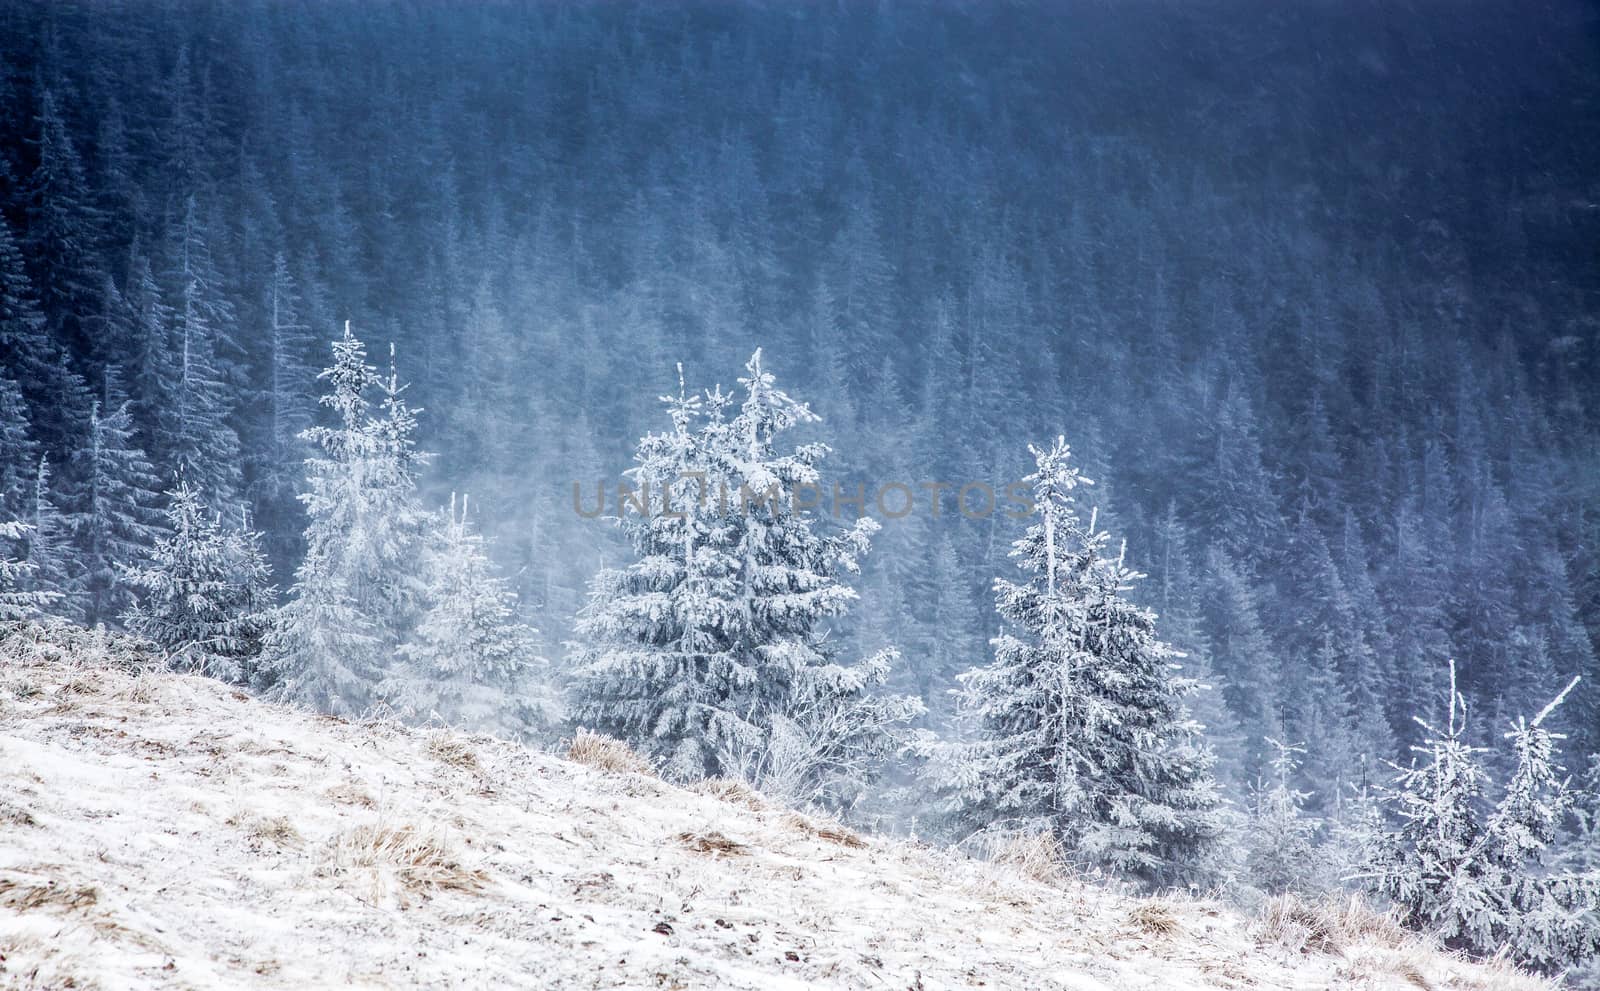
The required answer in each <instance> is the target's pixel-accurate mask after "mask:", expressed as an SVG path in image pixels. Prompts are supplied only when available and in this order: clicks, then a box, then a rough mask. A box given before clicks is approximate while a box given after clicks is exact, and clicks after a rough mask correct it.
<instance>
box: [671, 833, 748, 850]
mask: <svg viewBox="0 0 1600 991" xmlns="http://www.w3.org/2000/svg"><path fill="white" fill-rule="evenodd" d="M678 842H679V843H682V844H683V845H684V846H686V847H688V848H689V849H691V850H693V851H694V852H696V853H709V854H716V855H719V856H739V855H742V854H743V853H744V852H745V850H746V847H745V845H744V844H743V843H740V842H738V841H737V840H730V839H729V838H728V837H726V836H724V835H722V834H721V833H719V832H716V831H715V830H713V831H711V832H709V833H679V834H678Z"/></svg>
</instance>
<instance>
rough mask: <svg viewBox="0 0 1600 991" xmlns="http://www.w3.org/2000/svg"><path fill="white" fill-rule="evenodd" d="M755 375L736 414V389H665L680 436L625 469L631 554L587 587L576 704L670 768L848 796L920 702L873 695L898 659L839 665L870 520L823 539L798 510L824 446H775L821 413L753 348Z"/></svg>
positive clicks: (644, 448) (650, 442)
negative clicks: (836, 628)
mask: <svg viewBox="0 0 1600 991" xmlns="http://www.w3.org/2000/svg"><path fill="white" fill-rule="evenodd" d="M746 371H747V375H746V377H744V378H741V379H740V380H739V381H740V384H741V385H742V386H743V387H744V398H743V400H742V403H741V405H740V407H739V411H738V413H737V414H736V415H735V416H733V417H732V418H731V419H730V418H729V417H728V416H727V415H726V414H727V410H728V409H729V407H730V405H731V400H730V398H729V397H728V396H727V395H725V394H724V393H722V392H721V391H720V390H713V391H711V392H708V393H707V394H706V397H705V403H704V405H703V406H702V403H701V401H700V398H699V397H696V396H691V395H689V394H688V393H687V391H686V390H685V389H684V388H683V387H682V384H681V376H680V388H679V392H678V395H676V396H671V397H666V399H665V402H666V403H667V405H668V410H669V415H670V417H671V420H672V429H671V430H670V431H667V432H663V433H659V434H650V435H647V436H646V437H645V438H643V439H642V440H641V441H640V444H639V448H638V451H637V453H636V456H635V460H636V464H635V465H634V467H633V468H632V469H630V470H629V472H628V477H629V481H630V484H631V485H632V486H633V487H634V488H636V489H637V491H638V492H639V493H640V495H639V497H638V499H642V500H644V502H639V501H637V500H635V501H631V502H628V503H625V504H624V509H625V514H624V517H623V520H622V523H623V527H624V529H625V531H626V532H627V535H628V537H629V539H630V541H631V543H632V545H633V548H634V552H635V555H636V560H635V561H634V562H633V563H632V564H630V565H628V566H627V567H626V568H622V569H609V570H606V571H603V572H602V573H601V574H600V575H598V576H597V577H596V579H595V581H594V583H593V585H592V588H591V592H590V598H589V602H588V604H587V605H586V606H585V608H584V610H583V612H582V614H581V615H580V617H579V621H578V627H577V638H576V643H575V648H576V649H575V659H576V662H577V664H578V679H577V684H576V686H575V691H574V700H573V714H574V718H575V719H576V720H577V721H579V722H580V723H584V724H587V725H590V726H593V727H595V728H598V729H601V730H603V731H605V732H608V733H611V734H613V735H616V736H619V737H622V738H624V739H627V740H629V741H631V742H633V743H634V744H635V745H636V746H639V747H640V748H641V749H642V750H644V751H645V752H647V753H648V754H650V755H651V757H652V758H653V759H655V760H657V761H659V762H661V764H662V766H663V769H664V771H665V773H667V774H668V775H670V776H672V777H676V778H682V779H687V778H695V777H701V776H706V775H720V774H741V773H742V774H744V775H745V776H747V777H748V778H749V779H750V780H751V781H752V783H753V784H755V785H756V786H757V787H770V788H774V789H778V788H781V789H782V790H783V791H785V792H786V793H789V794H791V795H796V796H800V797H804V798H816V797H827V798H829V799H832V800H835V801H844V802H848V801H849V799H848V798H846V797H844V795H845V793H847V792H850V791H851V790H852V788H853V787H858V786H859V784H860V782H861V781H862V780H864V779H866V778H868V777H870V775H871V774H872V773H874V772H875V770H876V768H875V763H876V762H875V760H874V758H875V757H878V756H881V755H882V754H883V753H884V752H886V751H888V750H892V749H894V748H895V746H897V744H896V742H895V741H896V740H897V739H898V734H899V733H900V731H901V730H902V728H903V726H904V724H905V723H907V722H909V720H910V718H912V716H913V715H914V714H915V713H916V712H918V711H920V706H919V705H917V704H916V703H914V702H911V701H909V700H900V699H896V700H892V701H884V702H882V704H881V705H879V704H873V703H868V702H866V701H865V700H866V699H867V697H868V696H869V695H870V694H871V690H872V689H873V688H874V687H875V686H876V685H878V684H881V683H882V680H883V676H884V674H885V673H886V666H887V664H888V663H889V661H890V659H891V657H892V655H890V654H878V655H875V656H874V657H873V658H871V659H869V660H867V661H866V662H865V663H864V664H861V665H856V666H846V665H843V664H840V663H839V662H838V660H837V658H838V655H839V653H840V650H841V648H840V646H839V645H838V643H837V642H836V641H835V640H834V639H832V638H831V637H830V635H829V627H828V623H829V621H830V620H835V619H838V618H841V617H843V616H844V615H845V613H846V612H847V610H848V609H849V606H850V603H851V602H852V601H853V600H854V599H855V597H856V593H855V591H854V590H853V589H851V588H850V587H849V586H848V585H846V584H845V583H844V578H845V576H847V575H851V574H855V573H857V571H858V561H859V558H860V557H861V556H862V555H863V554H865V553H866V551H867V550H868V547H869V544H870V538H871V534H872V533H873V531H874V530H875V529H876V524H875V523H873V522H872V521H870V520H866V519H863V520H859V521H857V523H856V524H855V525H854V526H852V527H850V528H848V529H846V530H843V531H841V532H838V533H831V534H825V533H822V532H820V529H819V526H818V523H819V521H818V520H817V518H816V516H815V514H813V513H812V512H811V511H809V510H807V509H804V508H803V507H802V508H797V505H796V504H797V502H798V500H797V498H796V496H797V490H799V489H800V488H801V487H802V486H808V485H815V484H816V483H817V479H818V472H817V464H818V462H820V460H821V459H822V458H823V457H824V456H825V454H826V453H827V447H826V446H825V445H822V444H805V445H801V446H799V447H797V448H795V449H793V450H792V451H789V452H787V453H780V452H779V449H778V440H779V438H780V437H781V436H782V435H783V434H784V433H785V432H786V431H787V430H789V429H790V428H792V427H794V426H795V425H797V424H799V423H805V422H812V421H815V420H816V416H815V414H813V413H812V412H811V411H810V409H809V408H808V407H807V406H806V405H805V404H803V403H800V402H797V401H795V400H793V399H792V398H790V397H789V396H788V395H787V394H786V393H784V392H783V391H781V390H780V389H778V388H777V386H776V384H775V381H774V378H773V376H772V375H771V374H770V373H769V372H767V371H766V370H765V369H764V368H763V367H762V364H761V352H759V351H757V352H756V353H755V355H754V356H753V357H752V358H751V359H750V362H749V363H748V364H747V365H746ZM663 498H664V499H665V500H666V501H665V502H662V501H661V500H662V499H663ZM650 500H655V501H654V502H650ZM775 726H781V727H782V729H780V730H779V731H777V732H776V733H775V732H774V727H775ZM818 726H827V727H828V730H827V734H826V736H827V739H826V740H824V741H821V742H823V743H825V744H826V745H825V746H820V747H819V746H815V745H812V744H808V743H804V742H802V741H806V740H811V741H813V743H815V742H817V741H816V733H817V730H816V727H818ZM775 750H777V751H781V753H777V752H775Z"/></svg>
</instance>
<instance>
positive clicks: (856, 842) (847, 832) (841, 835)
mask: <svg viewBox="0 0 1600 991" xmlns="http://www.w3.org/2000/svg"><path fill="white" fill-rule="evenodd" d="M783 822H784V825H786V826H788V827H789V828H790V829H795V830H799V831H800V832H802V833H805V834H806V835H807V836H815V837H816V838H817V839H819V840H826V841H828V842H829V843H837V844H839V845H840V846H847V847H850V848H851V849H853V850H860V849H862V848H863V847H865V846H866V845H867V841H866V840H864V839H862V838H861V837H860V836H858V835H857V834H856V833H855V832H853V831H852V830H851V829H849V828H848V827H846V826H844V825H843V824H841V823H839V822H837V821H835V820H832V819H813V818H811V817H809V816H803V815H801V814H800V813H798V812H791V813H789V814H788V815H786V816H784V817H783Z"/></svg>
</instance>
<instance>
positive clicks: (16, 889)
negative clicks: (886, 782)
mask: <svg viewBox="0 0 1600 991" xmlns="http://www.w3.org/2000/svg"><path fill="white" fill-rule="evenodd" d="M0 649H3V650H4V651H5V654H4V656H0V987H5V988H34V987H75V988H92V987H100V988H107V989H123V988H140V987H164V988H165V987H171V988H190V987H193V988H215V987H273V988H276V987H293V988H305V987H328V986H352V987H394V986H429V987H444V986H450V987H530V988H751V989H756V988H759V989H772V988H892V989H931V988H968V987H987V988H1003V989H1021V988H1071V989H1098V988H1115V989H1135V988H1153V989H1154V988H1159V989H1174V988H1188V987H1195V988H1201V987H1205V988H1211V987H1215V988H1286V989H1287V988H1321V987H1339V988H1379V987H1397V988H1400V987H1403V988H1418V987H1421V988H1474V989H1490V988H1538V987H1544V986H1545V985H1543V984H1540V983H1538V982H1534V981H1531V980H1526V979H1524V978H1521V977H1518V976H1516V975H1514V974H1511V973H1509V972H1505V971H1497V970H1492V969H1489V968H1484V967H1480V966H1475V965H1468V964H1465V963H1462V962H1460V961H1458V960H1456V959H1454V958H1452V957H1449V956H1447V955H1444V954H1440V953H1437V952H1433V951H1431V950H1429V949H1427V948H1425V947H1423V946H1420V945H1418V944H1416V943H1413V942H1409V941H1406V940H1404V939H1402V938H1401V937H1400V936H1399V934H1398V933H1397V932H1396V930H1394V929H1393V928H1391V927H1389V926H1387V925H1385V924H1384V923H1383V921H1382V920H1380V919H1376V918H1374V917H1372V916H1371V915H1370V914H1367V913H1364V912H1362V911H1358V910H1352V911H1346V912H1342V913H1341V912H1335V911H1329V910H1312V909H1302V908H1293V907H1290V906H1286V905H1279V906H1277V907H1276V908H1277V911H1275V912H1274V911H1269V912H1268V913H1267V914H1266V916H1265V917H1264V918H1259V919H1251V918H1245V917H1242V916H1239V915H1237V914H1234V913H1233V912H1231V911H1230V910H1226V909H1223V908H1220V907H1217V906H1214V905H1210V904H1206V903H1200V902H1188V901H1138V900H1132V899H1127V898H1124V897H1122V896H1119V895H1115V894H1112V893H1109V892H1105V891H1102V890H1099V889H1096V888H1093V887H1086V886H1081V885H1078V884H1075V883H1072V882H1060V883H1057V884H1054V885H1052V884H1046V883H1042V882H1040V881H1037V880H1033V879H1030V878H1029V877H1026V876H1024V874H1023V873H1021V872H1020V871H1019V870H1018V869H1016V868H1012V867H1003V866H997V865H993V864H986V863H981V862H977V861H973V860H969V859H966V858H964V857H962V856H959V855H956V854H952V853H948V852H943V851H940V850H935V849H932V848H929V847H925V846H920V845H917V844H913V843H906V842H900V841H889V840H881V839H875V838H870V837H858V836H856V835H855V834H853V833H851V832H849V831H847V830H843V829H841V828H838V827H836V826H835V825H833V824H829V823H826V822H822V821H819V820H813V819H810V818H806V817H802V816H798V815H795V814H793V813H791V812H788V811H786V810H784V809H781V808H776V807H772V806H770V805H768V804H766V803H764V802H763V801H762V800H760V799H759V798H758V797H756V796H754V795H751V794H750V793H748V792H744V791H742V790H740V789H738V788H736V787H725V788H720V789H719V788H717V787H716V786H715V785H710V786H705V787H704V788H702V789H701V790H699V791H686V790H682V789H679V788H676V787H672V786H669V785H666V784H663V783H661V782H659V781H657V780H655V779H653V778H651V777H649V776H647V775H644V774H640V773H635V772H631V771H625V770H623V771H618V770H608V769H605V768H603V767H600V766H593V765H594V764H603V763H605V762H604V760H599V761H591V762H590V763H579V762H575V761H572V760H568V759H562V758H558V757H554V756H549V755H545V754H540V753H535V752H530V751H528V750H526V749H524V748H522V747H519V746H514V745H510V744H506V743H502V742H499V741H496V740H493V739H490V738H487V737H469V736H460V735H455V734H450V733H426V732H419V731H414V730H408V729H405V728H402V727H400V726H398V725H394V724H390V723H376V724H353V723H348V722H343V721H339V720H336V719H332V718H328V717H320V716H312V715H308V714H304V713H301V712H298V711H293V710H289V709H284V708H279V707H274V706H270V705H266V704H263V703H261V702H259V701H257V700H255V699H252V698H250V697H247V696H246V695H244V694H241V693H239V692H237V691H234V690H232V689H230V688H228V687H227V686H225V685H222V684H220V683H218V682H216V681H213V680H208V679H204V678H199V677H189V676H178V675H171V674H165V673H138V672H135V671H131V670H126V669H120V668H108V667H103V666H99V665H94V664H90V663H87V662H85V661H84V660H83V659H82V656H81V654H82V652H81V651H69V652H67V654H66V655H63V654H61V653H60V652H56V653H55V655H54V656H51V655H52V652H51V651H48V650H45V651H37V650H27V649H22V648H19V647H18V644H17V639H16V638H13V639H12V640H11V641H10V646H9V647H7V648H0ZM74 654H76V655H78V656H72V655H74ZM604 756H606V755H604V754H602V757H604Z"/></svg>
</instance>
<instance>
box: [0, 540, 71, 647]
mask: <svg viewBox="0 0 1600 991" xmlns="http://www.w3.org/2000/svg"><path fill="white" fill-rule="evenodd" d="M30 529H31V528H30V527H29V526H28V524H26V523H22V522H19V521H17V520H0V623H14V622H18V621H20V620H25V619H30V618H32V617H34V616H38V615H40V614H41V613H43V612H44V611H45V609H47V608H48V607H49V606H50V604H51V603H52V602H54V601H55V600H56V598H57V595H56V594H55V593H53V592H43V591H39V590H37V589H33V588H30V587H29V582H28V580H27V579H28V575H29V572H31V571H32V570H33V568H32V565H30V564H29V563H28V559H27V558H25V557H21V556H17V555H16V548H17V546H19V545H20V544H22V543H23V542H24V541H26V540H27V538H28V532H29V530H30Z"/></svg>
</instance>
